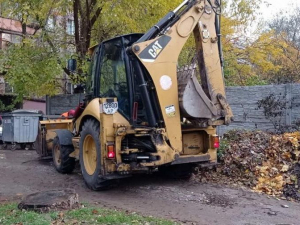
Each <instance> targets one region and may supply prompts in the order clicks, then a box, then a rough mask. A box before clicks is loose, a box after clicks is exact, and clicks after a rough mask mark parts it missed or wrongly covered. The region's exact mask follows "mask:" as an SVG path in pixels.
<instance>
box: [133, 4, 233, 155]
mask: <svg viewBox="0 0 300 225" xmlns="http://www.w3.org/2000/svg"><path fill="white" fill-rule="evenodd" d="M219 13H220V4H219V1H218V0H216V1H214V3H212V1H211V0H185V1H183V2H182V4H181V5H180V6H178V8H176V9H175V10H174V11H172V12H170V13H168V14H167V15H166V16H165V17H164V18H163V19H162V20H161V21H159V22H158V23H157V24H156V25H155V26H154V27H152V28H151V29H150V30H149V31H148V32H146V33H145V34H144V35H143V36H142V37H141V38H140V39H139V40H138V41H137V42H136V43H135V44H134V45H133V46H132V48H131V50H132V52H133V53H134V54H135V56H136V57H137V58H138V61H139V65H136V66H135V71H136V73H137V74H138V76H140V78H141V83H140V86H141V87H143V88H144V89H143V90H142V93H143V95H144V97H145V98H146V99H147V95H148V94H149V88H147V85H148V83H147V80H145V77H147V76H145V74H143V72H142V71H143V70H144V69H145V70H146V71H147V73H148V75H150V77H151V79H152V81H151V82H153V84H154V87H155V90H156V95H157V99H158V102H159V107H160V110H161V113H162V117H163V120H164V124H165V127H166V131H167V134H168V138H169V140H170V143H171V145H172V147H173V148H174V149H175V150H176V149H180V148H181V144H182V142H181V139H182V137H181V133H182V132H181V122H182V118H183V117H184V118H186V119H187V120H189V121H190V122H192V123H193V124H194V125H195V126H197V127H203V128H205V127H208V126H216V125H222V124H229V123H230V122H231V120H232V118H233V114H232V111H231V108H230V106H229V105H228V103H227V101H226V95H225V85H224V78H223V70H222V65H221V57H220V56H221V55H222V54H221V45H220V35H219V34H218V31H219V28H218V26H219V19H218V18H219V17H218V16H219ZM192 34H193V35H194V38H195V42H196V48H197V61H198V67H199V71H200V77H201V84H199V82H198V79H197V78H196V74H195V73H184V75H183V76H178V75H177V65H178V58H179V54H180V52H181V51H182V48H183V46H184V45H185V43H186V42H187V40H188V38H189V37H190V35H192ZM148 98H149V96H148ZM154 111H155V110H154V109H153V104H152V106H151V104H149V107H148V108H147V113H148V114H147V117H148V119H149V118H150V122H149V125H150V126H155V125H156V121H155V116H151V114H154ZM151 118H152V119H153V120H152V121H151Z"/></svg>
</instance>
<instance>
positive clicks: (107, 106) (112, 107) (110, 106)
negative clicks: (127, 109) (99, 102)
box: [103, 102, 118, 114]
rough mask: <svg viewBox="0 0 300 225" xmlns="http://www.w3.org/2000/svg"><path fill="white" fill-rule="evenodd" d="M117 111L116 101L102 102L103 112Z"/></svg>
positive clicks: (112, 112)
mask: <svg viewBox="0 0 300 225" xmlns="http://www.w3.org/2000/svg"><path fill="white" fill-rule="evenodd" d="M117 111H118V102H106V103H103V112H104V113H105V114H114V113H116V112H117Z"/></svg>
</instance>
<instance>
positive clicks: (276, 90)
mask: <svg viewBox="0 0 300 225" xmlns="http://www.w3.org/2000/svg"><path fill="white" fill-rule="evenodd" d="M270 94H273V95H274V96H276V97H277V98H281V99H285V101H286V102H288V104H289V106H288V107H287V109H285V110H284V115H283V116H282V118H281V122H282V124H284V125H292V124H294V123H295V121H297V120H298V119H300V107H299V105H300V104H299V103H300V84H286V85H265V86H251V87H227V88H226V95H227V100H228V102H229V104H230V105H231V108H232V111H233V114H234V122H233V123H232V124H231V125H229V126H220V127H219V128H218V132H219V134H220V135H222V134H223V133H224V132H226V131H228V130H232V129H247V130H253V129H259V130H268V131H274V126H273V124H272V122H271V121H270V120H269V119H266V117H265V115H264V113H263V109H258V104H257V103H258V101H259V100H262V99H263V98H265V97H267V96H269V95H270Z"/></svg>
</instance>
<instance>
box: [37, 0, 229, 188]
mask: <svg viewBox="0 0 300 225" xmlns="http://www.w3.org/2000/svg"><path fill="white" fill-rule="evenodd" d="M220 11H221V6H220V2H219V0H185V1H183V2H182V4H180V5H179V6H178V7H177V8H176V9H175V10H174V11H171V12H170V13H168V14H167V15H166V16H165V17H164V18H163V19H161V20H160V21H159V22H158V23H157V24H156V25H155V26H153V27H152V28H151V29H150V30H149V31H147V32H146V33H145V34H129V35H124V36H119V37H116V38H113V39H111V40H108V41H105V42H103V43H101V44H99V45H97V46H95V47H93V48H91V49H90V53H91V67H90V72H89V74H88V77H87V83H86V96H85V100H84V102H83V103H82V104H81V105H80V106H79V107H78V108H77V109H76V112H75V117H74V118H73V119H72V120H49V121H41V122H40V129H39V135H38V138H37V144H38V146H37V148H38V152H39V154H40V155H41V156H47V155H52V156H53V161H54V165H55V167H56V169H57V171H58V172H61V173H70V172H72V171H73V169H74V165H75V161H79V163H80V167H81V171H82V175H83V178H84V180H85V183H86V184H87V186H88V187H89V188H91V189H92V190H102V189H106V188H109V187H110V186H111V185H112V184H114V183H115V181H116V180H118V179H121V178H125V177H128V176H131V175H133V174H135V173H151V172H153V171H156V170H158V171H161V172H162V173H164V174H167V175H170V176H173V177H179V178H186V177H189V176H190V175H191V173H192V172H193V169H194V168H195V167H198V166H204V165H213V164H214V163H216V162H217V148H218V147H219V138H218V136H217V134H216V126H218V125H223V124H229V123H230V122H231V120H232V118H233V115H232V111H231V109H230V106H229V105H228V104H227V102H226V97H225V87H224V79H223V72H222V63H221V62H222V54H221V53H222V49H221V44H220ZM190 35H194V37H195V42H196V50H197V57H196V58H197V63H198V67H199V71H200V77H201V79H200V83H201V84H200V83H199V81H198V79H197V76H196V74H190V73H183V75H181V76H179V75H177V64H178V57H179V54H180V52H181V50H182V48H183V46H184V44H185V43H186V42H187V40H188V38H189V37H190Z"/></svg>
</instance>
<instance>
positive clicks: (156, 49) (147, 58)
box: [139, 35, 171, 62]
mask: <svg viewBox="0 0 300 225" xmlns="http://www.w3.org/2000/svg"><path fill="white" fill-rule="evenodd" d="M170 41H171V37H169V36H167V35H163V36H161V37H160V38H158V39H157V40H155V41H154V42H152V43H151V44H150V45H149V46H148V47H147V48H145V49H144V50H143V51H142V52H141V53H140V54H139V57H140V58H141V60H142V61H144V62H154V61H155V60H156V59H157V57H158V56H159V55H160V54H161V53H162V51H163V50H164V48H165V47H166V46H167V44H168V43H169V42H170Z"/></svg>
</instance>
